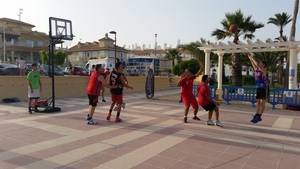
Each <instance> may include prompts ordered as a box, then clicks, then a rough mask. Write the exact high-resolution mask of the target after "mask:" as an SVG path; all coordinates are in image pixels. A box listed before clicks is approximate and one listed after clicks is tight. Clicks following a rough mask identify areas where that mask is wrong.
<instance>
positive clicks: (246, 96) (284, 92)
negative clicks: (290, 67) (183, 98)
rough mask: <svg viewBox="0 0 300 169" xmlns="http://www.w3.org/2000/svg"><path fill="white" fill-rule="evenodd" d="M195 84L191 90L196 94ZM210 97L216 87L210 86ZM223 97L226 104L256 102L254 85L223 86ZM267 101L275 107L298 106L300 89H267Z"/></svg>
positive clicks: (299, 104) (213, 95) (299, 105)
mask: <svg viewBox="0 0 300 169" xmlns="http://www.w3.org/2000/svg"><path fill="white" fill-rule="evenodd" d="M197 88H198V86H197V85H194V87H193V90H194V94H195V96H196V94H197ZM210 89H211V97H212V98H216V88H215V87H211V88H210ZM222 97H223V99H224V101H225V102H226V104H230V102H231V101H243V102H250V103H251V104H252V106H255V103H256V88H255V87H237V86H225V87H223V96H222ZM268 103H270V104H271V105H272V106H273V109H275V108H276V105H280V104H282V105H287V106H294V107H300V89H294V90H289V89H283V88H280V89H271V90H270V91H269V97H268Z"/></svg>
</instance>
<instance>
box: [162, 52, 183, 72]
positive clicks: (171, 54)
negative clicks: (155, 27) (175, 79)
mask: <svg viewBox="0 0 300 169" xmlns="http://www.w3.org/2000/svg"><path fill="white" fill-rule="evenodd" d="M180 55H181V54H180V52H179V51H178V50H177V49H170V50H168V51H167V53H166V56H165V57H166V58H167V59H168V60H171V61H172V68H174V66H175V60H177V61H180V60H181V56H180Z"/></svg>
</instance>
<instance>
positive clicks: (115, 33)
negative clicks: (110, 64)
mask: <svg viewBox="0 0 300 169" xmlns="http://www.w3.org/2000/svg"><path fill="white" fill-rule="evenodd" d="M109 33H110V34H114V35H115V64H116V63H117V32H116V31H110V32H109Z"/></svg>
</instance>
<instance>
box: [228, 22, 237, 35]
mask: <svg viewBox="0 0 300 169" xmlns="http://www.w3.org/2000/svg"><path fill="white" fill-rule="evenodd" d="M237 29H238V27H237V25H236V24H231V25H230V27H229V32H231V33H236V31H237Z"/></svg>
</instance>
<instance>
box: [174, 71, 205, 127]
mask: <svg viewBox="0 0 300 169" xmlns="http://www.w3.org/2000/svg"><path fill="white" fill-rule="evenodd" d="M197 76H199V73H197V74H196V75H193V74H192V73H191V72H190V71H189V70H188V69H186V70H185V72H184V73H183V74H182V75H181V79H180V80H179V82H178V86H180V87H181V98H182V102H183V104H184V118H183V121H184V123H187V119H188V113H189V109H190V106H192V108H193V109H194V117H193V119H194V120H198V121H199V120H200V118H199V117H197V113H198V104H197V100H196V98H195V96H194V94H193V84H194V80H195V79H196V78H197Z"/></svg>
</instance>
